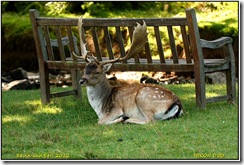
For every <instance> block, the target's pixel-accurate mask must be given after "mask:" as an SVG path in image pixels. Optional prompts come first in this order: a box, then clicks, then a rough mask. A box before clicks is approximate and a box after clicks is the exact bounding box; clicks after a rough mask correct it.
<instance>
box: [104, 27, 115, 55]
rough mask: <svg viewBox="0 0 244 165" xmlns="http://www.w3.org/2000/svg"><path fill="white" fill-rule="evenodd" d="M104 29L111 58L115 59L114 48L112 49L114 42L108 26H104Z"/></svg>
mask: <svg viewBox="0 0 244 165" xmlns="http://www.w3.org/2000/svg"><path fill="white" fill-rule="evenodd" d="M103 30H104V37H105V43H106V46H107V51H108V56H109V59H114V55H113V49H112V44H111V39H110V34H109V31H108V27H103Z"/></svg>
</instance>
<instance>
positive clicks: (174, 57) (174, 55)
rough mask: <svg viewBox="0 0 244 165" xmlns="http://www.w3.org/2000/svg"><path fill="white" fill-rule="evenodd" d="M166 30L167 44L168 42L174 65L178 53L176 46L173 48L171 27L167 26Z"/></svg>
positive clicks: (173, 40)
mask: <svg viewBox="0 0 244 165" xmlns="http://www.w3.org/2000/svg"><path fill="white" fill-rule="evenodd" d="M167 30H168V35H169V42H170V47H171V52H172V56H173V60H174V63H178V53H177V50H176V46H175V39H174V34H173V28H172V26H167Z"/></svg>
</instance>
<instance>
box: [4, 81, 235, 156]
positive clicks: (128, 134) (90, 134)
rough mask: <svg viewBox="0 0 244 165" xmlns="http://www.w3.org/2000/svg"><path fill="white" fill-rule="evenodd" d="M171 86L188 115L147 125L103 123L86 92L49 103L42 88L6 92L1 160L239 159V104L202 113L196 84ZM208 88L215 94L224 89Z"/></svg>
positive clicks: (209, 108)
mask: <svg viewBox="0 0 244 165" xmlns="http://www.w3.org/2000/svg"><path fill="white" fill-rule="evenodd" d="M166 87H167V88H169V89H171V90H172V91H174V92H175V93H176V94H177V95H178V96H179V97H180V99H181V100H182V102H183V106H184V110H185V114H184V115H183V116H182V117H181V118H179V119H175V120H169V121H158V122H155V123H150V124H146V125H135V124H115V125H105V126H104V125H98V124H97V116H96V114H95V112H94V111H93V110H92V109H91V107H90V105H89V103H88V101H87V98H86V94H85V89H83V94H84V95H83V99H77V98H75V97H73V96H69V97H63V98H55V99H52V101H51V103H50V104H48V105H42V104H41V102H40V94H39V90H33V91H7V92H2V159H163V160H165V159H238V158H239V150H238V107H237V106H235V105H230V104H228V103H227V102H217V103H211V104H208V105H207V109H206V110H199V109H198V108H197V107H196V104H195V98H194V85H192V84H185V85H167V86H166ZM207 87H208V90H207V91H208V94H210V95H216V93H217V91H216V90H217V89H218V91H219V90H220V91H223V86H221V85H215V86H211V85H208V86H207ZM213 89H214V90H213ZM52 90H54V91H55V90H61V89H59V88H53V89H52ZM62 90H63V89H62Z"/></svg>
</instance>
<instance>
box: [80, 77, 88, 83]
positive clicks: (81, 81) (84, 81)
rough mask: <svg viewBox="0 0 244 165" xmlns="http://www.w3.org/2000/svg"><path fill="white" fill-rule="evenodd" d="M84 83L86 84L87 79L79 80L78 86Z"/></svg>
mask: <svg viewBox="0 0 244 165" xmlns="http://www.w3.org/2000/svg"><path fill="white" fill-rule="evenodd" d="M86 82H87V79H86V78H81V79H80V82H79V83H80V84H85V83H86Z"/></svg>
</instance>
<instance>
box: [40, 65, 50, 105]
mask: <svg viewBox="0 0 244 165" xmlns="http://www.w3.org/2000/svg"><path fill="white" fill-rule="evenodd" d="M39 72H40V88H41V101H42V104H48V103H49V102H50V84H49V72H48V69H47V68H46V67H45V64H43V65H39Z"/></svg>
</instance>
